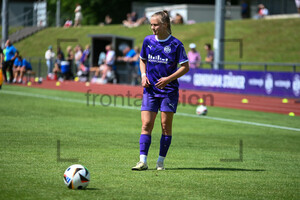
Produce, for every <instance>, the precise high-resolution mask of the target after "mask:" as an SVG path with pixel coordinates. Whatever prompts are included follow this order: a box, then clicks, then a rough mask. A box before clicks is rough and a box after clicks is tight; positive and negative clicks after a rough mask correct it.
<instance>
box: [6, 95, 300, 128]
mask: <svg viewBox="0 0 300 200" xmlns="http://www.w3.org/2000/svg"><path fill="white" fill-rule="evenodd" d="M1 93H6V94H11V95H19V96H28V97H36V98H41V99H49V100H56V101H65V102H72V103H84V104H86V103H87V102H86V101H84V100H77V99H68V98H62V97H55V96H48V95H41V94H34V93H28V92H26V93H25V92H17V91H7V90H3V91H1ZM108 107H116V108H123V109H130V110H140V108H137V107H133V106H123V105H108ZM176 115H180V116H185V117H193V118H201V119H210V120H215V121H223V122H230V123H236V124H246V125H252V126H260V127H268V128H276V129H283V130H290V131H298V132H300V128H292V127H286V126H278V125H272V124H264V123H257V122H249V121H242V120H235V119H225V118H221V117H210V116H203V117H202V116H198V115H193V114H188V113H180V112H177V113H176Z"/></svg>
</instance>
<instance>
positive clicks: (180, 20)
mask: <svg viewBox="0 0 300 200" xmlns="http://www.w3.org/2000/svg"><path fill="white" fill-rule="evenodd" d="M173 23H174V24H183V17H182V15H180V14H179V13H176V16H175V18H174V20H173Z"/></svg>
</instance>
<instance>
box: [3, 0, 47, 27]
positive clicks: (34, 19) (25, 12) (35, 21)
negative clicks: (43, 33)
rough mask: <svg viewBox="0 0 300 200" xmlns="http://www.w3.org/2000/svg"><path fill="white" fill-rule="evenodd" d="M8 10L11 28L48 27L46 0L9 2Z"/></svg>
mask: <svg viewBox="0 0 300 200" xmlns="http://www.w3.org/2000/svg"><path fill="white" fill-rule="evenodd" d="M1 10H2V1H1ZM8 10H9V11H8V16H9V26H38V27H45V26H47V1H46V0H43V1H41V0H40V1H36V0H35V1H33V0H9V1H8ZM1 17H2V16H1ZM1 20H2V19H1Z"/></svg>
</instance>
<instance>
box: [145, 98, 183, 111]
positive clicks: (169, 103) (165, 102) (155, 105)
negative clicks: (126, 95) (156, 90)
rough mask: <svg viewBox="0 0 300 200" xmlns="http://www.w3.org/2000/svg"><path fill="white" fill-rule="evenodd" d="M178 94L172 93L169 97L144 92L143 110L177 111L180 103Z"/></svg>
mask: <svg viewBox="0 0 300 200" xmlns="http://www.w3.org/2000/svg"><path fill="white" fill-rule="evenodd" d="M178 98H179V95H178V94H172V95H169V96H168V97H155V96H153V95H151V94H143V101H142V107H141V111H152V112H156V113H157V112H158V109H159V110H160V111H161V112H173V113H176V109H177V104H178Z"/></svg>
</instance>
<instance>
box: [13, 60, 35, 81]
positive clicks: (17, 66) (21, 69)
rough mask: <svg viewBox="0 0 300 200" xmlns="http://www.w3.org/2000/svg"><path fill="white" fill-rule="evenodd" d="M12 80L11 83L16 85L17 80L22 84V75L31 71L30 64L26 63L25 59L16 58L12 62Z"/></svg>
mask: <svg viewBox="0 0 300 200" xmlns="http://www.w3.org/2000/svg"><path fill="white" fill-rule="evenodd" d="M13 68H14V80H13V83H16V82H17V80H18V78H19V80H18V83H23V77H24V74H25V73H26V72H27V71H32V67H31V64H30V62H28V61H27V60H26V59H25V58H22V56H20V55H19V56H18V57H17V58H16V59H15V61H14V67H13Z"/></svg>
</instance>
